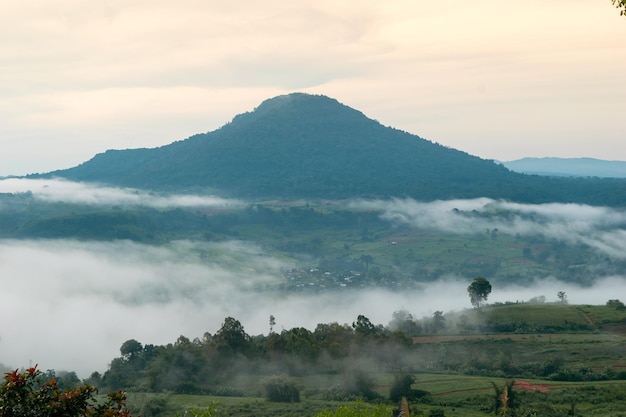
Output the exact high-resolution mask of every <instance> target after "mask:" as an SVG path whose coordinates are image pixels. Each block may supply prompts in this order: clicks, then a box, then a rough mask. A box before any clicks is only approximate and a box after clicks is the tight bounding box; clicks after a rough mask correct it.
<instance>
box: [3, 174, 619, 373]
mask: <svg viewBox="0 0 626 417" xmlns="http://www.w3.org/2000/svg"><path fill="white" fill-rule="evenodd" d="M0 192H3V193H23V192H31V193H32V195H33V197H34V198H38V199H41V200H43V201H51V202H57V201H71V202H75V203H85V204H94V205H97V204H105V205H124V204H126V205H150V206H154V207H170V206H194V205H218V206H219V205H239V204H243V203H242V202H240V201H235V200H225V199H221V198H219V197H204V196H158V195H154V194H150V193H146V192H142V191H138V190H131V189H118V188H112V187H96V186H93V185H85V184H77V183H72V182H69V181H59V180H23V179H6V180H3V181H0ZM351 206H352V207H353V208H360V209H367V210H379V211H380V213H381V216H382V217H383V218H385V219H387V220H389V221H390V222H393V223H396V224H402V225H405V226H409V227H415V228H426V229H436V230H441V231H449V232H464V233H484V232H485V230H486V229H489V230H492V229H494V228H497V229H498V230H499V231H500V232H502V233H510V234H516V233H519V234H521V235H539V236H544V237H546V238H551V239H557V240H561V241H564V242H567V243H579V244H586V245H588V246H589V248H590V249H591V250H594V251H598V252H600V253H603V254H606V255H607V256H610V257H615V258H618V259H623V258H624V257H625V256H626V250H625V249H626V239H625V237H626V232H624V230H623V228H624V225H625V224H626V214H625V213H624V212H623V211H621V210H616V209H611V208H603V207H590V206H583V205H576V204H545V205H526V204H516V203H509V202H501V201H494V200H490V199H474V200H452V201H437V202H432V203H419V202H416V201H413V200H389V201H355V202H352V203H351ZM489 213H499V215H498V216H488V214H489ZM293 266H295V265H291V264H289V263H286V261H285V260H282V259H278V258H275V257H274V256H272V255H271V254H270V253H268V252H266V251H265V250H264V249H263V248H262V247H259V246H256V245H254V244H250V243H244V242H239V241H230V242H220V243H207V242H189V241H178V242H171V243H169V244H167V245H162V246H150V245H143V244H137V243H132V242H127V241H114V242H84V241H81V242H78V241H73V240H0V285H1V287H0V288H1V290H0V317H1V318H2V320H1V321H0V363H1V364H4V365H6V366H8V367H11V368H17V367H26V366H29V365H34V364H39V366H40V368H41V369H55V370H57V371H60V370H70V371H76V372H77V373H78V374H79V376H80V377H83V378H85V377H87V376H89V375H90V374H91V372H93V371H99V372H103V371H105V370H106V369H107V365H108V363H109V362H110V361H111V360H112V359H113V358H114V357H116V356H119V347H120V346H121V344H122V343H123V342H124V341H126V340H128V339H131V338H133V339H137V340H139V341H140V342H141V343H143V344H157V345H160V344H167V343H173V342H175V341H176V339H177V338H178V336H180V335H184V336H186V337H188V338H190V339H193V338H195V337H200V338H201V337H202V335H203V334H204V333H205V332H210V333H212V334H214V333H215V332H216V331H217V330H218V329H219V328H220V326H221V324H222V322H223V320H224V318H225V317H228V316H231V317H234V318H236V319H238V320H240V321H241V323H242V324H243V326H244V328H245V330H246V332H247V333H248V334H251V335H258V334H267V333H268V331H269V316H270V315H273V316H274V317H275V318H276V325H275V326H274V330H276V331H280V330H282V329H291V328H293V327H306V328H308V329H310V330H313V329H314V328H315V326H316V325H317V324H318V323H330V322H334V321H336V322H339V323H342V324H343V323H352V322H353V321H354V320H356V317H357V316H358V315H359V314H363V315H365V316H367V317H368V318H369V319H370V320H371V321H372V322H373V323H375V324H383V325H387V324H388V323H389V321H390V320H391V318H392V313H393V312H394V311H397V310H400V309H405V310H407V311H409V312H410V313H411V314H413V316H414V317H416V318H421V317H425V316H427V317H429V316H432V314H433V313H434V312H435V311H438V310H440V311H444V312H449V311H459V310H462V309H465V308H471V304H470V300H469V297H468V295H467V290H466V289H467V286H468V282H467V279H466V278H459V277H453V276H449V277H446V278H445V279H443V280H441V281H440V282H437V283H428V284H424V286H423V287H422V288H421V289H418V290H411V291H406V290H403V291H402V292H392V291H388V290H376V289H367V290H343V291H338V292H335V293H330V292H329V293H320V294H291V295H286V294H285V293H277V292H274V291H272V290H271V287H272V286H273V285H275V284H277V283H280V282H281V280H282V278H281V274H280V273H281V268H283V267H293ZM300 266H302V265H300ZM625 290H626V279H625V278H624V277H617V276H613V277H597V278H596V280H595V284H594V285H593V286H592V287H585V288H580V287H578V286H576V285H574V284H566V283H563V282H558V281H556V280H553V279H552V280H551V279H548V280H544V281H543V282H541V283H540V284H536V285H535V286H532V287H523V288H521V287H514V286H508V287H494V289H493V292H492V293H491V295H490V296H489V300H488V302H490V303H493V302H505V301H513V302H515V301H524V300H529V299H531V298H533V297H538V296H545V297H546V300H547V301H548V302H550V301H557V292H558V291H565V292H566V294H567V298H568V300H569V301H570V302H571V303H575V304H577V303H588V304H604V303H606V301H607V300H609V299H614V298H619V297H620V294H623V293H624V291H625Z"/></svg>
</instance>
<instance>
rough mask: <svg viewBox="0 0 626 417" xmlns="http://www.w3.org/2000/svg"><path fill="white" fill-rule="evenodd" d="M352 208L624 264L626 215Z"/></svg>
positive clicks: (444, 206) (585, 209) (562, 209)
mask: <svg viewBox="0 0 626 417" xmlns="http://www.w3.org/2000/svg"><path fill="white" fill-rule="evenodd" d="M351 206H352V207H353V208H364V209H373V210H379V211H381V216H382V218H383V219H386V220H389V221H391V222H393V223H396V224H403V225H408V226H411V227H414V228H419V229H431V230H439V231H444V232H451V233H465V234H482V233H484V232H485V230H493V229H498V231H500V232H503V233H507V234H509V235H518V234H519V235H520V236H542V237H544V238H546V239H553V240H557V241H561V242H564V243H568V244H575V245H588V246H590V247H591V248H593V249H594V250H595V251H597V252H599V253H602V254H605V255H607V256H610V257H612V258H614V259H626V239H624V238H625V237H626V230H625V229H626V211H625V210H620V209H614V208H608V207H594V206H587V205H582V204H556V203H554V204H520V203H511V202H506V201H496V200H491V199H488V198H479V199H472V200H447V201H434V202H427V203H423V202H417V201H415V200H411V199H393V200H388V201H382V200H379V201H357V202H353V203H352V204H351Z"/></svg>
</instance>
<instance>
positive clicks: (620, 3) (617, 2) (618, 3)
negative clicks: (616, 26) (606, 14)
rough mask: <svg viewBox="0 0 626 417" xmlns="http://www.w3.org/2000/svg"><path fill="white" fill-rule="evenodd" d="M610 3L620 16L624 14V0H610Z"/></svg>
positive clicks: (625, 8) (625, 2)
mask: <svg viewBox="0 0 626 417" xmlns="http://www.w3.org/2000/svg"><path fill="white" fill-rule="evenodd" d="M611 3H613V5H614V6H615V7H617V8H618V9H620V11H619V14H620V15H621V16H626V0H611Z"/></svg>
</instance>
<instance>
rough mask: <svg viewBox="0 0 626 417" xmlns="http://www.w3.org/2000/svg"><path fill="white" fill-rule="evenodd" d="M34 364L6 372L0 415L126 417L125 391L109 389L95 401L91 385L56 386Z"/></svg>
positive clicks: (21, 416) (29, 416)
mask: <svg viewBox="0 0 626 417" xmlns="http://www.w3.org/2000/svg"><path fill="white" fill-rule="evenodd" d="M42 375H43V373H42V372H41V371H39V370H38V369H37V368H36V367H34V368H29V369H27V370H26V371H24V372H19V371H18V370H15V371H13V372H7V373H6V374H5V376H4V383H3V384H2V386H1V387H0V416H1V417H57V416H58V417H83V416H91V417H115V416H119V417H128V416H130V411H129V410H128V409H127V408H126V404H125V403H126V394H125V393H123V392H113V393H110V394H108V395H107V398H106V400H105V401H103V402H98V401H97V400H96V389H95V388H94V387H92V386H91V385H82V386H79V387H76V388H71V389H70V388H68V389H60V388H59V386H58V384H57V382H56V380H54V379H51V380H44V379H43V378H42Z"/></svg>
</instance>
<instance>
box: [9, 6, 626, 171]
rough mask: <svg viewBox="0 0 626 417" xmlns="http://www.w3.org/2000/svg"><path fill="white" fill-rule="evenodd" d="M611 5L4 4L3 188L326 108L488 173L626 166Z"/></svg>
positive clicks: (620, 31) (622, 62)
mask: <svg viewBox="0 0 626 417" xmlns="http://www.w3.org/2000/svg"><path fill="white" fill-rule="evenodd" d="M624 39H626V19H625V18H624V17H623V16H620V15H619V11H618V10H617V9H616V8H615V7H613V6H612V4H611V2H610V1H609V0H604V1H593V2H591V1H583V0H574V1H572V0H567V1H566V0H528V1H525V2H521V3H520V2H515V3H513V2H503V1H501V0H475V1H472V2H456V3H454V2H452V3H450V2H442V1H440V0H421V1H414V0H406V1H401V0H398V1H391V2H380V1H367V0H361V1H358V2H356V1H352V0H345V1H341V2H338V1H327V0H319V1H298V2H293V1H272V2H253V1H242V0H231V1H229V2H223V1H214V0H208V1H207V0H202V1H200V0H180V1H176V2H174V1H163V0H150V1H147V0H136V1H133V2H128V1H120V0H111V1H106V2H85V1H82V0H64V1H62V2H54V3H50V2H43V1H41V0H22V1H19V2H10V1H4V2H1V3H0V148H1V149H2V152H1V153H0V175H23V174H28V173H35V172H47V171H51V170H55V169H63V168H69V167H72V166H75V165H78V164H79V163H81V162H84V161H86V160H88V159H90V158H91V157H93V156H94V155H95V154H97V153H100V152H104V151H105V150H107V149H127V148H138V147H156V146H162V145H165V144H168V143H171V142H173V141H175V140H181V139H184V138H187V137H189V136H191V135H193V134H196V133H202V132H207V131H212V130H215V129H217V128H219V127H220V126H222V125H224V124H225V123H227V122H228V121H230V120H231V119H232V118H233V117H234V116H235V115H236V114H239V113H243V112H246V111H250V110H252V109H254V108H255V107H256V106H258V105H259V104H260V103H261V102H262V101H263V100H265V99H267V98H270V97H274V96H277V95H281V94H287V93H290V92H296V91H298V92H307V93H314V94H324V95H327V96H330V97H333V98H335V99H337V100H339V101H340V102H342V103H344V104H346V105H348V106H350V107H353V108H356V109H358V110H360V111H362V112H363V113H364V114H365V115H367V116H368V117H370V118H373V119H376V120H378V121H380V122H381V123H382V124H384V125H387V126H392V127H395V128H398V129H402V130H405V131H408V132H410V133H413V134H416V135H419V136H421V137H423V138H425V139H429V140H431V141H433V142H437V143H441V144H443V145H445V146H449V147H452V148H456V149H460V150H463V151H466V152H468V153H470V154H472V155H477V156H480V157H482V158H486V159H495V160H500V161H509V160H513V159H518V158H522V157H527V156H535V157H541V156H557V157H583V156H585V157H594V158H599V159H608V160H626V140H625V139H626V137H625V136H626V125H625V124H624V123H623V117H624V116H623V111H624V106H625V104H626V80H625V78H624V74H626V43H624V42H623V40H624Z"/></svg>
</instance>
